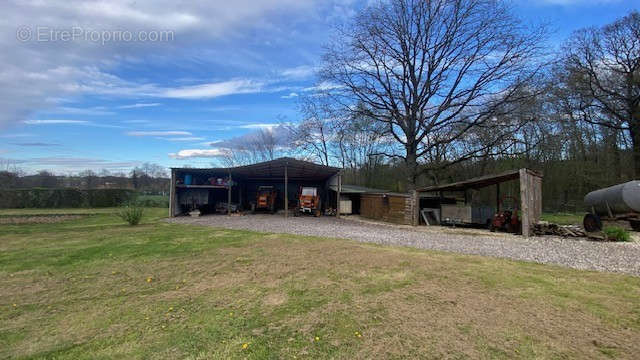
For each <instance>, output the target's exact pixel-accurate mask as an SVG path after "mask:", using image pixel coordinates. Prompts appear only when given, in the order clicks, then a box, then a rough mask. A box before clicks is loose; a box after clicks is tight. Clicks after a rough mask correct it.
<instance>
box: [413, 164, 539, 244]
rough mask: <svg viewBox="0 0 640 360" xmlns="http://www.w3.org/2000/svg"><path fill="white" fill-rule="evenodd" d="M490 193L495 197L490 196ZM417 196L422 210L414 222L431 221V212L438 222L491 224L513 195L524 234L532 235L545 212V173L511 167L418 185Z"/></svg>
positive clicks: (513, 202)
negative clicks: (488, 196) (495, 171)
mask: <svg viewBox="0 0 640 360" xmlns="http://www.w3.org/2000/svg"><path fill="white" fill-rule="evenodd" d="M486 190H489V192H487V191H486ZM481 192H483V193H481ZM487 194H491V195H492V196H493V197H494V198H493V199H488V198H487V197H486V195H487ZM482 195H484V196H482ZM415 196H416V197H417V198H419V199H420V200H417V201H420V206H419V208H420V213H415V214H414V225H417V224H418V223H419V222H420V220H422V221H425V218H426V220H427V221H425V222H428V220H429V218H428V216H433V217H435V218H436V222H437V223H440V222H443V221H445V220H448V221H454V222H460V223H467V224H477V225H487V226H488V225H491V224H490V222H491V220H492V218H493V215H494V214H496V213H500V212H501V211H502V210H504V209H503V206H504V204H503V203H504V202H505V200H506V199H510V200H512V204H511V205H512V206H513V207H514V208H515V209H516V211H517V212H518V213H519V214H520V218H521V229H522V234H523V235H524V236H529V235H530V234H531V227H532V226H533V225H534V224H536V223H537V222H538V221H539V220H540V216H541V214H542V174H541V173H539V172H537V171H534V170H531V169H519V170H509V171H505V172H502V173H499V174H493V175H486V176H480V177H477V178H472V179H468V180H464V181H458V182H454V183H450V184H441V185H434V186H428V187H424V188H421V189H418V190H417V191H416V195H415ZM426 199H430V203H431V205H430V206H429V207H426V208H425V207H424V203H425V201H426Z"/></svg>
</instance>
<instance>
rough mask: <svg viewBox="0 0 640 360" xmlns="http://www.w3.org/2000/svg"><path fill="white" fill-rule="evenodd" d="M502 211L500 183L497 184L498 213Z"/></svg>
mask: <svg viewBox="0 0 640 360" xmlns="http://www.w3.org/2000/svg"><path fill="white" fill-rule="evenodd" d="M499 212H500V183H497V184H496V213H499Z"/></svg>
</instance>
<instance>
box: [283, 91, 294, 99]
mask: <svg viewBox="0 0 640 360" xmlns="http://www.w3.org/2000/svg"><path fill="white" fill-rule="evenodd" d="M280 97H281V98H283V99H293V98H296V97H298V93H295V92H292V93H289V95H282V96H280Z"/></svg>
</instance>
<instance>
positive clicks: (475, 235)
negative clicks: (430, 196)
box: [168, 215, 640, 276]
mask: <svg viewBox="0 0 640 360" xmlns="http://www.w3.org/2000/svg"><path fill="white" fill-rule="evenodd" d="M168 221H169V222H172V223H179V224H197V225H206V226H213V227H219V228H228V229H241V230H253V231H259V232H269V233H288V234H297V235H314V236H322V237H332V238H344V239H352V240H356V241H361V242H369V243H376V244H382V245H400V246H411V247H416V248H421V249H430V250H441V251H449V252H456V253H463V254H475V255H484V256H493V257H500V258H508V259H514V260H525V261H533V262H537V263H543V264H555V265H561V266H567V267H572V268H576V269H589V270H598V271H610V272H621V273H627V274H632V275H637V276H640V244H639V243H637V242H630V243H612V242H595V241H587V240H575V239H562V238H558V237H532V238H528V239H526V238H524V237H522V236H514V235H509V234H497V233H496V234H493V233H489V232H487V231H482V230H466V229H451V228H441V227H435V228H427V227H419V228H412V227H409V226H397V225H391V224H390V225H386V224H380V223H371V222H363V221H356V220H354V219H336V218H335V217H319V218H314V217H308V216H303V217H290V218H288V219H285V218H284V217H283V216H279V215H246V216H224V215H210V216H201V217H177V218H172V219H169V220H168Z"/></svg>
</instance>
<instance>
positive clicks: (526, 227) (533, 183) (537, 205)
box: [520, 169, 542, 236]
mask: <svg viewBox="0 0 640 360" xmlns="http://www.w3.org/2000/svg"><path fill="white" fill-rule="evenodd" d="M520 209H521V211H522V235H524V236H530V234H531V226H533V225H534V224H536V223H537V222H538V221H540V216H541V215H542V178H541V177H540V176H537V175H534V174H532V173H531V172H529V171H528V170H527V169H520Z"/></svg>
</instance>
